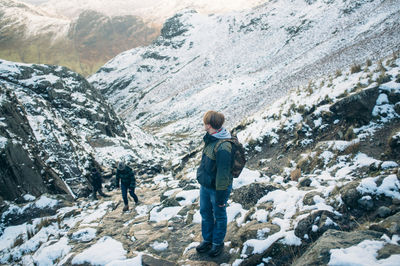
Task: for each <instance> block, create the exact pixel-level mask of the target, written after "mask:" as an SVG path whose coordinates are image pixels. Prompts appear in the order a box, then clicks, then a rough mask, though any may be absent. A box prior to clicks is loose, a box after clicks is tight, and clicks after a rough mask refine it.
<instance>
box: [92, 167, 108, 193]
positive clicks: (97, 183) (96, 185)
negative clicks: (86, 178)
mask: <svg viewBox="0 0 400 266" xmlns="http://www.w3.org/2000/svg"><path fill="white" fill-rule="evenodd" d="M91 177H92V178H91V179H92V180H91V181H92V186H93V195H92V198H93V199H94V200H97V195H96V194H97V192H98V193H99V195H100V196H103V197H110V196H109V195H107V194H105V193H103V191H102V190H101V187H102V183H103V181H102V179H101V174H100V172H99V171H98V170H97V168H96V167H92V170H91Z"/></svg>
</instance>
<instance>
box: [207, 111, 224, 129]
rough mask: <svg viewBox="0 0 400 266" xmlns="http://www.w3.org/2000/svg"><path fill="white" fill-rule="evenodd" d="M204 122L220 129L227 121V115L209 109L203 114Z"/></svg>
mask: <svg viewBox="0 0 400 266" xmlns="http://www.w3.org/2000/svg"><path fill="white" fill-rule="evenodd" d="M203 122H204V124H206V125H211V126H212V128H213V129H220V128H221V127H222V125H223V124H224V122H225V116H224V115H223V114H222V113H219V112H216V111H207V112H206V113H205V114H204V116H203Z"/></svg>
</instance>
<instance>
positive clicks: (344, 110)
mask: <svg viewBox="0 0 400 266" xmlns="http://www.w3.org/2000/svg"><path fill="white" fill-rule="evenodd" d="M378 95H379V89H378V87H375V88H370V89H366V90H362V91H360V92H358V93H355V94H352V95H350V96H347V97H345V98H343V99H341V100H340V101H338V102H336V103H335V104H333V105H332V106H331V107H330V108H329V110H330V111H331V112H333V113H334V114H336V115H338V116H340V117H343V118H345V119H346V120H348V121H349V122H361V123H368V122H369V121H370V120H371V119H372V110H373V108H374V106H375V104H376V100H377V99H378Z"/></svg>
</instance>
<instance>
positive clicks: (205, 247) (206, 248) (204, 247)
mask: <svg viewBox="0 0 400 266" xmlns="http://www.w3.org/2000/svg"><path fill="white" fill-rule="evenodd" d="M211 247H212V243H211V242H206V241H203V242H201V243H200V245H198V246H197V247H196V250H197V252H199V253H206V252H207V251H209V250H210V249H211Z"/></svg>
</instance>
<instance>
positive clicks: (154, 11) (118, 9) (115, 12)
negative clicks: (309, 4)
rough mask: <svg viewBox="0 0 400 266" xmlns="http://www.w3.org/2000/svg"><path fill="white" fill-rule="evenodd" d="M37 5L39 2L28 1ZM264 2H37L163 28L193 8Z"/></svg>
mask: <svg viewBox="0 0 400 266" xmlns="http://www.w3.org/2000/svg"><path fill="white" fill-rule="evenodd" d="M24 2H28V3H35V2H36V1H35V0H24ZM264 2H265V1H264V0H219V1H211V0H168V1H164V0H147V1H141V0H129V1H126V0H113V1H102V0H87V1H80V0H43V1H41V3H37V6H39V7H40V8H42V9H46V10H51V11H52V12H54V13H57V14H60V15H62V16H67V17H71V18H72V17H76V16H77V15H78V14H80V13H81V12H82V11H83V10H94V11H96V12H100V13H102V14H105V15H107V16H121V15H133V16H138V17H140V18H142V19H143V20H144V21H146V22H151V23H153V24H156V25H159V26H161V25H162V24H163V23H164V22H165V20H166V19H167V18H169V17H172V16H173V15H174V14H175V13H177V12H178V11H180V10H182V9H185V8H192V9H195V10H197V11H199V12H200V13H203V14H212V13H225V12H229V11H234V10H244V9H250V8H251V7H254V6H257V5H259V4H262V3H264Z"/></svg>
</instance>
